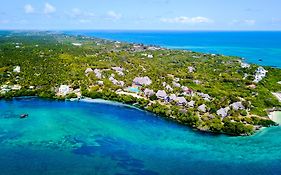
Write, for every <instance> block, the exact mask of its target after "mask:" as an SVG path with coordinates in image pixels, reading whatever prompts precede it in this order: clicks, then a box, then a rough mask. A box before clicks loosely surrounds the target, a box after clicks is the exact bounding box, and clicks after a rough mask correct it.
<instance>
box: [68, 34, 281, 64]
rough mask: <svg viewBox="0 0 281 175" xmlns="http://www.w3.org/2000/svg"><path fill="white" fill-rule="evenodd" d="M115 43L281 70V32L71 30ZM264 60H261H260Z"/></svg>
mask: <svg viewBox="0 0 281 175" xmlns="http://www.w3.org/2000/svg"><path fill="white" fill-rule="evenodd" d="M66 33H68V34H80V35H88V36H95V37H99V38H106V39H111V40H118V41H125V42H133V43H144V44H153V45H159V46H163V47H167V48H171V49H187V50H193V51H198V52H206V53H217V54H225V55H231V56H240V57H244V58H245V60H246V61H247V62H249V63H255V64H260V65H265V66H272V67H278V68H281V32H219V31H218V32H195V31H194V32H186V31H68V32H66ZM260 59H261V60H262V61H259V60H260Z"/></svg>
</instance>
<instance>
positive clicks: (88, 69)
mask: <svg viewBox="0 0 281 175" xmlns="http://www.w3.org/2000/svg"><path fill="white" fill-rule="evenodd" d="M91 72H94V71H93V69H91V68H87V69H86V70H85V74H86V75H88V74H89V73H91Z"/></svg>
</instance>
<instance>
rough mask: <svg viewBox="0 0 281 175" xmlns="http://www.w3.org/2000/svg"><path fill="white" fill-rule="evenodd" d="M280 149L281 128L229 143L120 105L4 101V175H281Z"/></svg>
mask: <svg viewBox="0 0 281 175" xmlns="http://www.w3.org/2000/svg"><path fill="white" fill-rule="evenodd" d="M22 113H28V114H29V117H28V118H26V119H19V115H20V114H22ZM280 145H281V128H280V127H272V128H269V129H265V130H263V131H262V132H260V133H258V134H256V135H254V136H250V137H228V136H224V135H209V134H203V133H199V132H194V131H192V130H190V129H188V128H186V127H183V126H179V125H177V124H175V123H172V122H169V121H166V120H163V119H161V118H159V117H156V116H154V115H152V114H150V113H147V112H143V111H140V110H136V109H134V108H128V107H122V106H116V105H109V104H96V103H85V102H57V101H47V100H41V99H36V98H32V99H18V100H12V101H0V170H1V173H0V174H1V175H2V174H3V175H6V174H9V175H11V174H15V175H18V174H21V175H33V174H38V175H39V174H40V175H45V174H48V175H54V174H59V175H64V174H68V175H80V174H81V175H88V174H89V175H92V174H103V175H104V174H105V175H106V174H110V175H111V174H113V175H117V174H119V175H121V174H141V175H156V174H167V175H170V174H179V175H181V174H182V175H186V174H255V175H256V174H281V150H280V149H281V146H280Z"/></svg>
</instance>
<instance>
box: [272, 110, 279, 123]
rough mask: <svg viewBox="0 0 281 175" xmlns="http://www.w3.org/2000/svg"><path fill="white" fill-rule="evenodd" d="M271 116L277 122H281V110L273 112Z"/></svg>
mask: <svg viewBox="0 0 281 175" xmlns="http://www.w3.org/2000/svg"><path fill="white" fill-rule="evenodd" d="M269 118H270V119H271V120H272V121H275V122H276V123H279V124H281V111H275V112H271V113H270V114H269Z"/></svg>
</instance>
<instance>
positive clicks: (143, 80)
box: [133, 76, 152, 86]
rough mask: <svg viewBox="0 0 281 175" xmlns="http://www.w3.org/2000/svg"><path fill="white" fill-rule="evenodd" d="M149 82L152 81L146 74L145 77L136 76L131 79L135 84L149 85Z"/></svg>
mask: <svg viewBox="0 0 281 175" xmlns="http://www.w3.org/2000/svg"><path fill="white" fill-rule="evenodd" d="M151 83H152V81H151V80H150V78H149V77H147V76H145V77H136V78H135V79H134V80H133V84H135V85H137V86H149V85H150V84H151Z"/></svg>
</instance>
